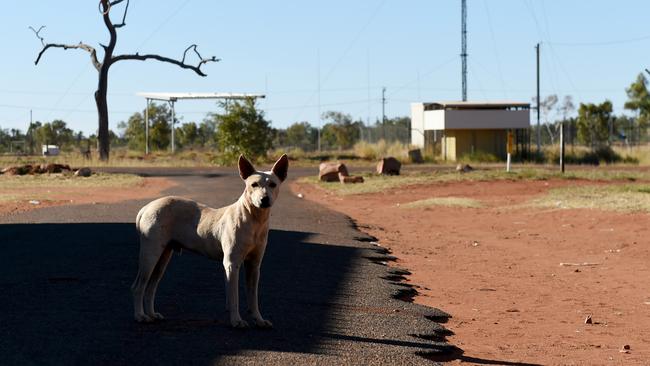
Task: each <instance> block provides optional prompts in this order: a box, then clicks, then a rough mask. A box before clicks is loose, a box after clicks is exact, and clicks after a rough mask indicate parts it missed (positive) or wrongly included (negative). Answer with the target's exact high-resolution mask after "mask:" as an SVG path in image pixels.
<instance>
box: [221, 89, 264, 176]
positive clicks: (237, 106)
mask: <svg viewBox="0 0 650 366" xmlns="http://www.w3.org/2000/svg"><path fill="white" fill-rule="evenodd" d="M222 107H224V109H225V113H223V114H215V115H214V117H215V118H216V123H217V131H216V132H217V148H218V150H219V151H220V152H221V160H222V161H221V162H222V163H224V164H226V163H231V162H234V161H235V159H237V157H238V156H239V154H244V155H246V157H248V158H249V159H253V160H255V159H257V158H259V157H262V156H264V155H266V152H267V151H268V150H269V149H270V148H271V144H272V140H273V130H272V129H271V126H270V122H269V121H267V120H266V119H265V118H264V112H262V111H260V110H258V109H257V108H256V106H255V100H254V99H253V98H249V99H246V100H244V101H241V102H240V101H235V102H234V103H230V104H228V105H226V104H222Z"/></svg>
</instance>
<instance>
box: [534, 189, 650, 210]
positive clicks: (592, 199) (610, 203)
mask: <svg viewBox="0 0 650 366" xmlns="http://www.w3.org/2000/svg"><path fill="white" fill-rule="evenodd" d="M532 206H537V207H554V208H588V209H599V210H613V211H623V212H650V185H649V184H612V185H605V186H603V185H598V186H575V187H564V188H556V189H552V190H550V191H549V193H548V194H547V195H546V196H544V197H542V198H539V199H536V200H534V201H533V202H532Z"/></svg>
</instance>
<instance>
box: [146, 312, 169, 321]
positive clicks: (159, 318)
mask: <svg viewBox="0 0 650 366" xmlns="http://www.w3.org/2000/svg"><path fill="white" fill-rule="evenodd" d="M149 316H150V317H152V318H153V319H155V320H164V319H165V317H164V316H163V315H162V314H161V313H153V314H151V315H149Z"/></svg>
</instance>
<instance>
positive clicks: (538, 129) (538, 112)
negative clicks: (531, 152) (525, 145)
mask: <svg viewBox="0 0 650 366" xmlns="http://www.w3.org/2000/svg"><path fill="white" fill-rule="evenodd" d="M535 49H536V50H537V155H539V154H540V153H541V151H542V146H541V143H542V128H541V127H540V123H539V119H540V117H539V114H540V112H541V111H540V109H539V104H540V96H539V43H538V44H537V46H535Z"/></svg>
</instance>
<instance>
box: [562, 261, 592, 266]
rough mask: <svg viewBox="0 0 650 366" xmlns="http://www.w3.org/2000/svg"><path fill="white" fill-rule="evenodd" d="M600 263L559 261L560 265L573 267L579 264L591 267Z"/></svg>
mask: <svg viewBox="0 0 650 366" xmlns="http://www.w3.org/2000/svg"><path fill="white" fill-rule="evenodd" d="M599 265H600V263H590V262H582V263H564V262H563V263H560V267H573V266H581V267H593V266H599Z"/></svg>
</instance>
